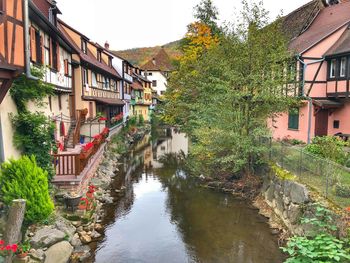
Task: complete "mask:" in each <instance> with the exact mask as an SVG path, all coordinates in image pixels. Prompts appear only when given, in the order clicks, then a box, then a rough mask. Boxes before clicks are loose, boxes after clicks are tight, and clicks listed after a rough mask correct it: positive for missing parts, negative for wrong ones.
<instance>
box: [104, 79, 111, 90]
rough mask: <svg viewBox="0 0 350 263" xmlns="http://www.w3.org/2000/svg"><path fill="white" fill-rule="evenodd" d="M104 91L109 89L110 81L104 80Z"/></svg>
mask: <svg viewBox="0 0 350 263" xmlns="http://www.w3.org/2000/svg"><path fill="white" fill-rule="evenodd" d="M105 89H110V79H109V78H106V82H105Z"/></svg>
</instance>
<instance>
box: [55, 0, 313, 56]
mask: <svg viewBox="0 0 350 263" xmlns="http://www.w3.org/2000/svg"><path fill="white" fill-rule="evenodd" d="M57 2H58V7H59V8H60V10H61V11H62V13H63V15H62V16H61V19H63V20H64V21H65V22H67V23H68V24H69V25H71V26H72V27H74V28H76V29H77V30H79V31H80V32H81V33H83V34H85V35H86V36H87V37H88V38H90V39H91V40H92V41H95V42H98V43H100V44H104V43H105V41H108V42H109V43H110V46H111V49H114V50H122V49H129V48H134V47H149V46H156V45H163V44H166V43H168V42H171V41H174V40H178V39H180V38H181V37H183V36H184V34H185V32H186V26H187V25H188V24H189V23H190V22H192V21H193V7H194V6H195V5H196V4H198V3H199V2H200V0H147V1H146V0H57ZM213 2H214V4H215V5H216V6H217V7H218V9H219V12H220V19H221V21H234V20H235V14H237V13H238V12H239V8H240V6H241V4H240V3H241V1H240V0H213ZM263 2H264V5H265V8H266V9H267V10H268V11H270V16H271V17H275V16H277V15H278V14H279V13H280V11H281V10H283V14H287V13H289V12H291V11H292V10H294V9H296V8H298V7H299V6H301V5H303V4H305V3H307V2H309V1H308V0H293V1H290V0H263Z"/></svg>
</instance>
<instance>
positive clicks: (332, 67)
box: [329, 59, 337, 78]
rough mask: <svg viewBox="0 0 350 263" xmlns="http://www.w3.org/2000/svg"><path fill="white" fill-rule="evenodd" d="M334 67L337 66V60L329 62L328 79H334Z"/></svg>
mask: <svg viewBox="0 0 350 263" xmlns="http://www.w3.org/2000/svg"><path fill="white" fill-rule="evenodd" d="M336 65H337V60H336V59H332V60H331V64H330V68H329V77H330V78H335V69H336Z"/></svg>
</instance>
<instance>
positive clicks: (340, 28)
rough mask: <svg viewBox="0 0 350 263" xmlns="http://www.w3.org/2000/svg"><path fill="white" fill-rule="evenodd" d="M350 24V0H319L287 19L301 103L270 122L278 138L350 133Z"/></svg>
mask: <svg viewBox="0 0 350 263" xmlns="http://www.w3.org/2000/svg"><path fill="white" fill-rule="evenodd" d="M349 26H350V2H349V1H321V0H314V1H311V2H309V3H308V4H306V5H304V6H302V7H301V8H299V9H297V10H295V11H294V12H292V13H291V14H289V15H287V16H286V17H285V18H284V25H283V29H284V30H285V32H286V34H287V36H288V37H289V38H290V39H291V41H290V43H289V49H290V51H291V52H293V54H295V61H296V66H295V67H294V68H295V69H296V71H297V74H296V81H295V91H296V92H295V94H294V95H297V96H300V97H301V98H302V105H301V106H300V107H296V108H293V109H291V110H290V111H289V112H287V113H281V114H280V115H279V116H278V117H275V118H273V119H272V120H271V122H270V126H271V129H272V133H273V137H274V138H275V139H288V138H293V139H298V140H301V141H304V142H310V141H311V139H312V138H313V137H315V136H323V135H336V134H339V133H342V134H345V135H346V134H350V122H349V120H348V119H349V116H350V103H349V101H348V98H349V65H350V64H349V63H350V60H349V50H350V46H349V40H350V37H349ZM349 136H350V135H349Z"/></svg>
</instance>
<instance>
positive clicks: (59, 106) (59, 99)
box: [58, 94, 62, 110]
mask: <svg viewBox="0 0 350 263" xmlns="http://www.w3.org/2000/svg"><path fill="white" fill-rule="evenodd" d="M58 109H59V110H62V100H61V94H58Z"/></svg>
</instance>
